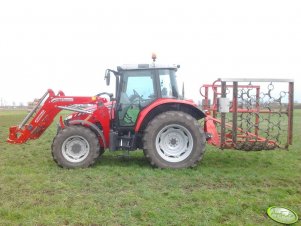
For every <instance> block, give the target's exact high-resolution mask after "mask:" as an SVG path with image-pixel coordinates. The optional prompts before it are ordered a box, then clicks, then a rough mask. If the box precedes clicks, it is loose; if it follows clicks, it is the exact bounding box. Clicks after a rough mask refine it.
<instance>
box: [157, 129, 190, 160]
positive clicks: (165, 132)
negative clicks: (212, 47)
mask: <svg viewBox="0 0 301 226" xmlns="http://www.w3.org/2000/svg"><path fill="white" fill-rule="evenodd" d="M192 148H193V138H192V135H191V133H190V132H189V130H187V129H186V128H185V127H183V126H180V125H178V124H171V125H168V126H165V127H163V128H162V129H161V130H160V132H159V133H158V135H157V137H156V149H157V152H158V154H159V155H160V156H161V157H162V158H163V159H164V160H166V161H168V162H181V161H183V160H185V159H186V158H187V157H188V156H189V155H190V154H191V152H192Z"/></svg>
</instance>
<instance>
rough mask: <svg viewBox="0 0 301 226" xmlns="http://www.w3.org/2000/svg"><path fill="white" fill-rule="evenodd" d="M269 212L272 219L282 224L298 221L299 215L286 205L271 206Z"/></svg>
mask: <svg viewBox="0 0 301 226" xmlns="http://www.w3.org/2000/svg"><path fill="white" fill-rule="evenodd" d="M267 214H268V216H269V217H270V218H271V219H273V220H274V221H276V222H278V223H282V224H294V223H296V222H297V221H298V215H297V214H296V213H295V212H294V211H292V210H290V209H288V208H284V207H276V206H273V207H270V208H268V210H267Z"/></svg>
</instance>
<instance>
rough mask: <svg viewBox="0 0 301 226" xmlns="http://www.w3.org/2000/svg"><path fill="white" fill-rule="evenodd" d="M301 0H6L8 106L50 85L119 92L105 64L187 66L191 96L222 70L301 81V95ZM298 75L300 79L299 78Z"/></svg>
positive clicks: (0, 66) (0, 89)
mask: <svg viewBox="0 0 301 226" xmlns="http://www.w3.org/2000/svg"><path fill="white" fill-rule="evenodd" d="M300 12H301V1H299V0H298V1H294V0H292V1H278V0H253V1H244V0H238V1H233V0H229V1H225V0H212V1H208V0H207V1H203V0H199V1H190V0H187V1H162V0H160V1H159V0H153V1H141V0H140V1H138V0H127V1H116V0H110V1H99V0H97V1H76V0H67V1H65V0H52V1H40V0H38V1H33V0H27V1H22V0H10V1H0V78H1V80H0V105H1V104H13V103H14V104H16V105H19V104H21V103H22V104H27V102H28V101H32V100H33V99H34V98H37V97H41V96H42V95H43V94H44V93H45V91H46V90H47V89H49V88H51V89H53V90H54V91H55V92H57V91H58V90H62V91H64V92H65V94H66V95H70V96H93V95H95V94H97V93H100V92H104V91H111V90H112V87H111V88H109V87H107V86H106V85H105V81H104V72H105V69H106V68H111V69H116V66H118V65H121V64H135V63H151V54H152V53H153V52H155V53H156V54H157V57H158V59H157V62H158V63H162V64H180V65H181V68H180V70H179V72H178V74H179V76H178V77H179V81H180V82H181V81H185V94H186V97H188V98H192V99H194V100H195V101H198V100H199V99H201V96H200V95H199V92H198V91H199V88H200V86H201V85H202V84H205V83H210V84H211V83H212V82H214V81H215V80H216V79H217V78H229V77H235V78H248V77H250V78H284V79H287V78H289V79H294V81H295V100H297V101H298V102H301V89H300V88H301V78H300V75H301V13H300ZM298 76H299V77H298Z"/></svg>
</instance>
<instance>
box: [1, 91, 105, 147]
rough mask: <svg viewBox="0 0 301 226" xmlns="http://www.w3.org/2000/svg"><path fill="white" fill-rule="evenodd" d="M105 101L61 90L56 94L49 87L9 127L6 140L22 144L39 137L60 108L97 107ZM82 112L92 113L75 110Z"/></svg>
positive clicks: (85, 111) (84, 111)
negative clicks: (28, 109) (68, 94)
mask: <svg viewBox="0 0 301 226" xmlns="http://www.w3.org/2000/svg"><path fill="white" fill-rule="evenodd" d="M105 102H107V100H106V99H105V98H102V97H95V96H93V97H79V96H65V94H64V93H63V92H62V91H59V92H58V94H57V95H55V94H54V92H53V91H52V90H51V89H49V90H47V92H46V93H45V94H44V95H43V96H42V98H41V99H40V100H39V102H38V104H37V105H36V106H35V108H34V109H33V110H32V111H31V112H30V113H29V114H28V115H27V116H26V117H25V118H24V120H23V121H22V122H21V123H20V125H18V126H12V127H10V128H9V138H8V139H7V142H9V143H12V144H22V143H25V142H26V141H28V140H30V139H37V138H39V137H40V136H41V135H42V134H43V132H44V131H45V130H46V129H47V128H48V127H49V126H50V125H51V123H52V122H53V119H54V118H55V116H56V115H57V114H58V113H59V112H60V111H61V110H75V109H74V108H72V107H70V106H71V105H75V104H96V106H97V108H99V107H100V106H103V103H105ZM76 111H79V112H82V113H89V114H93V112H90V111H88V110H76Z"/></svg>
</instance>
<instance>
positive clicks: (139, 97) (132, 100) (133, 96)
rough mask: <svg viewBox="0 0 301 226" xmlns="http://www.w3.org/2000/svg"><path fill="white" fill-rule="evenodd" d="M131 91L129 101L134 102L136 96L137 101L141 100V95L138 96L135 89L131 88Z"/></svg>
mask: <svg viewBox="0 0 301 226" xmlns="http://www.w3.org/2000/svg"><path fill="white" fill-rule="evenodd" d="M133 92H134V95H132V96H131V97H130V101H131V102H134V101H135V99H137V98H138V101H139V102H140V101H143V98H142V96H140V95H139V93H138V92H137V91H136V90H135V89H133Z"/></svg>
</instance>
